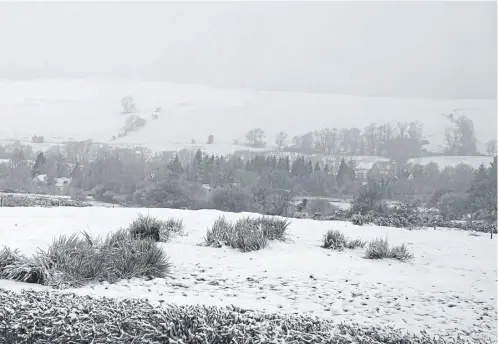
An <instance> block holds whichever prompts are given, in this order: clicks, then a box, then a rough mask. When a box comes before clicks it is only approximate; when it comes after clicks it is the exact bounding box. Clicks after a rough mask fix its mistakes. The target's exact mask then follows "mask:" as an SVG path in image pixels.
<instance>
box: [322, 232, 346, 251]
mask: <svg viewBox="0 0 498 344" xmlns="http://www.w3.org/2000/svg"><path fill="white" fill-rule="evenodd" d="M345 246H346V236H345V235H344V234H343V233H342V232H341V231H338V230H336V229H331V230H329V231H328V232H327V233H326V234H325V235H324V236H323V244H322V247H323V248H331V249H333V250H342V249H344V247H345Z"/></svg>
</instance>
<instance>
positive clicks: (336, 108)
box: [0, 80, 497, 152]
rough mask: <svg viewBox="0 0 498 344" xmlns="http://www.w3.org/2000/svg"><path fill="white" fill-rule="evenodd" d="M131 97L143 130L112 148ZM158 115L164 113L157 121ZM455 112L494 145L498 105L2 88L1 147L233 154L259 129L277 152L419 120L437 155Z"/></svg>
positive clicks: (123, 85)
mask: <svg viewBox="0 0 498 344" xmlns="http://www.w3.org/2000/svg"><path fill="white" fill-rule="evenodd" d="M127 95H130V96H132V97H133V99H134V102H135V103H136V109H137V111H136V112H135V113H134V114H135V115H137V116H139V117H141V118H143V119H145V125H144V126H143V127H142V128H139V129H138V130H136V131H133V132H130V133H128V134H127V135H126V136H123V137H119V138H116V139H115V140H112V137H113V136H117V135H118V133H119V132H121V131H122V130H123V127H124V125H125V122H126V120H127V118H128V116H129V115H127V114H122V113H121V111H122V108H121V99H122V98H123V97H125V96H127ZM156 108H161V113H160V115H159V117H158V118H157V119H152V113H153V112H154V110H155V109H156ZM454 109H467V110H465V111H463V112H464V113H465V114H466V115H467V116H468V117H470V118H472V119H473V120H474V125H475V129H476V133H477V137H478V139H479V144H480V145H483V144H484V143H485V142H486V141H488V140H490V139H492V138H495V137H496V109H497V107H496V99H489V100H486V99H485V100H483V99H475V100H473V99H469V100H423V99H422V100H421V99H400V98H374V97H359V96H345V95H334V94H306V93H291V92H262V91H253V90H238V89H215V88H210V87H206V86H199V85H189V84H175V83H166V82H131V81H115V80H34V81H9V80H0V118H1V120H2V122H1V125H0V139H14V138H17V139H21V140H27V139H30V138H31V137H32V136H33V135H43V136H44V137H45V141H46V142H51V141H59V140H65V139H68V138H73V139H78V140H84V139H93V140H96V141H101V142H108V143H115V144H143V145H147V146H149V147H151V148H154V149H170V148H171V147H176V148H178V147H181V146H183V145H189V144H191V143H192V140H195V145H204V144H205V143H206V141H207V137H208V135H210V134H213V135H214V141H215V144H217V145H221V146H222V147H223V150H224V151H227V152H229V151H232V150H234V149H240V147H236V146H234V147H232V146H233V144H232V143H233V141H234V139H238V141H239V142H241V143H242V142H243V141H244V134H245V133H246V132H247V131H248V130H250V129H252V128H255V127H260V128H262V129H263V130H264V131H265V133H266V141H267V142H268V144H269V145H270V146H272V145H273V143H274V137H275V134H276V133H277V132H279V131H282V130H283V131H286V132H287V133H288V134H289V139H290V138H291V137H292V136H293V135H297V134H303V133H305V132H306V131H310V130H316V129H320V128H325V127H329V128H331V127H336V128H341V127H358V128H360V129H363V128H364V127H365V126H367V125H368V124H369V123H371V122H376V123H382V122H393V123H395V122H397V121H412V120H418V121H420V122H421V123H422V124H423V125H424V133H425V134H426V136H427V138H428V140H429V141H430V142H431V145H430V146H429V149H431V150H434V151H438V150H440V149H441V146H442V144H443V139H444V137H443V135H444V129H445V127H446V126H448V125H449V123H448V122H447V120H446V119H445V118H443V117H442V116H441V113H449V112H451V111H452V110H454Z"/></svg>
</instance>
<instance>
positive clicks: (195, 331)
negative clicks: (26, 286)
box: [0, 289, 492, 344]
mask: <svg viewBox="0 0 498 344" xmlns="http://www.w3.org/2000/svg"><path fill="white" fill-rule="evenodd" d="M0 304H1V305H5V307H0V343H18V344H28V343H52V344H65V343H108V344H118V343H119V344H131V343H148V344H159V343H191V344H203V343H212V344H223V343H340V344H353V343H354V344H367V343H368V344H387V343H389V344H394V343H411V344H443V343H451V344H464V343H470V341H468V340H466V339H464V338H461V337H459V336H454V337H448V336H437V337H431V336H429V335H428V334H427V333H426V332H424V331H422V332H421V333H420V334H418V335H413V334H409V333H406V331H401V330H398V329H395V328H394V327H392V326H389V327H380V326H364V325H358V324H346V323H340V324H336V323H334V322H333V321H332V320H328V319H318V318H317V317H310V316H305V315H285V314H271V313H262V312H258V311H252V310H247V309H241V308H238V307H234V306H227V307H215V306H201V305H195V306H190V305H188V306H187V305H181V306H178V305H170V304H167V305H162V306H152V305H151V304H150V303H149V302H147V301H146V300H139V299H121V300H120V299H110V298H93V297H89V296H77V295H75V294H72V293H55V292H48V291H42V292H39V291H38V292H37V291H27V290H23V291H21V292H20V293H16V292H12V291H7V290H3V289H0ZM33 312H35V313H33ZM34 314H35V316H33V315H34ZM472 342H478V343H491V342H492V341H491V339H488V340H486V339H485V338H483V339H482V340H473V341H472Z"/></svg>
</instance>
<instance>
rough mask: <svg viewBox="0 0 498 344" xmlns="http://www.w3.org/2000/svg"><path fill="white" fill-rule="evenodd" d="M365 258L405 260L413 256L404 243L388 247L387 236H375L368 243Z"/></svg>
mask: <svg viewBox="0 0 498 344" xmlns="http://www.w3.org/2000/svg"><path fill="white" fill-rule="evenodd" d="M365 258H367V259H386V258H389V259H396V260H399V261H403V262H404V261H407V260H409V259H411V258H413V254H411V253H410V252H409V251H408V249H407V248H406V246H405V245H400V246H394V247H389V242H388V241H387V238H384V239H383V238H377V239H374V240H372V241H370V242H369V243H368V246H367V249H366V252H365Z"/></svg>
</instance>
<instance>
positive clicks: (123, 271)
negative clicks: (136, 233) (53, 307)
mask: <svg viewBox="0 0 498 344" xmlns="http://www.w3.org/2000/svg"><path fill="white" fill-rule="evenodd" d="M169 267H170V265H169V262H168V258H167V256H166V254H165V253H164V252H163V251H162V250H161V248H159V247H158V246H157V244H156V243H155V242H154V241H152V240H135V239H134V238H133V237H132V236H131V235H130V234H129V232H128V231H125V230H118V231H116V232H113V233H110V234H109V235H107V237H105V238H103V239H102V238H99V237H95V238H93V237H91V236H90V235H89V234H87V233H84V235H83V237H81V236H78V235H71V236H69V237H67V236H65V235H61V236H60V237H59V238H57V239H56V240H54V242H53V243H52V244H51V245H50V246H49V248H48V249H47V251H42V250H38V252H37V253H36V254H35V255H33V256H32V257H25V256H23V255H21V254H19V253H18V252H16V251H10V250H9V249H7V248H5V249H4V250H3V251H2V252H1V253H0V278H6V279H13V280H17V281H22V282H28V283H37V284H43V285H50V286H54V287H58V288H63V287H72V286H80V285H83V284H85V283H88V282H91V281H107V282H110V283H114V282H116V281H118V280H120V279H125V278H133V277H148V278H152V277H164V276H165V275H166V274H167V273H168V271H169Z"/></svg>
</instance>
